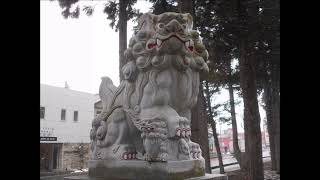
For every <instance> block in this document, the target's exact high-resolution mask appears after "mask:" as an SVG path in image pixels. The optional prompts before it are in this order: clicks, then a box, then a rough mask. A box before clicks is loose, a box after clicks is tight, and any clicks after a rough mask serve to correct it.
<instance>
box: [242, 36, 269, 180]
mask: <svg viewBox="0 0 320 180" xmlns="http://www.w3.org/2000/svg"><path fill="white" fill-rule="evenodd" d="M249 52H250V51H248V49H247V42H246V40H245V39H241V40H240V59H239V65H240V86H241V89H242V94H243V102H244V130H245V132H244V133H245V151H246V156H247V157H248V171H247V173H248V180H263V179H264V173H263V161H262V143H261V130H260V114H259V107H258V100H257V87H256V71H255V67H256V66H255V64H254V63H255V59H254V56H253V55H252V54H249Z"/></svg>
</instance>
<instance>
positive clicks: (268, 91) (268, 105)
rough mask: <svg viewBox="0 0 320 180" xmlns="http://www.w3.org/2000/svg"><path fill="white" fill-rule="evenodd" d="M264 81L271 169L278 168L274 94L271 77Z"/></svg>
mask: <svg viewBox="0 0 320 180" xmlns="http://www.w3.org/2000/svg"><path fill="white" fill-rule="evenodd" d="M266 81H267V82H265V83H264V88H263V89H264V95H263V96H264V97H263V98H264V103H265V111H266V117H267V129H268V134H269V144H270V156H271V169H272V170H276V169H277V168H276V155H275V144H274V132H273V130H274V127H273V118H272V114H273V113H272V96H271V85H270V84H269V82H268V81H269V79H267V80H266Z"/></svg>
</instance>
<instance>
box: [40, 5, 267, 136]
mask: <svg viewBox="0 0 320 180" xmlns="http://www.w3.org/2000/svg"><path fill="white" fill-rule="evenodd" d="M106 2H107V1H82V2H81V1H80V3H85V4H89V3H90V4H91V5H94V6H95V11H94V14H93V15H92V16H90V17H88V16H86V15H85V13H80V17H79V18H78V19H72V18H69V19H64V18H63V16H62V15H61V8H60V7H59V5H58V2H57V1H53V2H50V1H48V0H45V1H41V2H40V5H41V6H40V13H41V16H40V28H41V29H40V48H41V49H40V53H41V54H40V68H41V69H40V83H42V84H48V85H53V86H57V87H64V84H65V81H67V82H68V85H69V86H70V89H73V90H77V91H83V92H89V93H93V94H96V93H98V89H99V85H100V82H101V79H100V78H101V77H102V76H108V77H110V78H111V79H112V80H113V83H114V84H115V85H116V86H118V85H119V71H118V69H119V67H118V66H119V64H118V59H119V54H118V51H119V48H118V47H119V44H118V40H119V39H118V38H119V37H118V33H117V32H115V31H114V29H111V27H110V26H109V23H110V21H108V20H107V19H106V17H107V16H106V14H104V13H103V12H102V10H103V4H104V3H106ZM135 7H136V8H138V9H140V11H141V12H143V13H145V12H148V11H149V8H150V7H151V4H150V3H149V2H147V1H145V0H138V2H137V4H136V5H135ZM133 25H134V23H133V22H129V23H128V41H129V39H130V37H131V36H132V34H133V31H132V27H133ZM235 96H236V94H235ZM236 97H237V96H236ZM228 98H229V95H228V92H227V91H226V90H223V91H222V93H221V94H220V95H219V96H217V97H216V98H215V100H214V102H215V103H220V102H225V101H227V100H228ZM236 111H237V118H238V128H239V131H240V132H243V129H242V127H241V125H240V124H241V123H242V118H243V115H242V114H243V105H242V103H241V105H240V106H237V107H236ZM260 114H261V119H263V118H264V117H265V112H264V110H263V109H262V108H261V107H260ZM226 127H227V126H225V125H223V126H222V129H225V128H226ZM261 127H262V126H261ZM219 128H220V127H218V130H219Z"/></svg>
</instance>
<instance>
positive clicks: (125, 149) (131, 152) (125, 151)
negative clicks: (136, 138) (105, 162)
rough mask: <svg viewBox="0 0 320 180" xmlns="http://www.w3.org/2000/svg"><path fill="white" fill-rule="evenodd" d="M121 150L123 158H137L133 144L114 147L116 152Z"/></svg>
mask: <svg viewBox="0 0 320 180" xmlns="http://www.w3.org/2000/svg"><path fill="white" fill-rule="evenodd" d="M117 151H120V154H121V159H122V160H133V159H136V158H137V152H136V150H135V148H134V147H133V146H132V145H121V147H120V148H115V149H113V152H114V153H117Z"/></svg>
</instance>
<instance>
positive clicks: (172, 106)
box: [90, 12, 209, 162]
mask: <svg viewBox="0 0 320 180" xmlns="http://www.w3.org/2000/svg"><path fill="white" fill-rule="evenodd" d="M192 22H193V21H192V16H191V15H190V14H188V13H187V14H179V13H171V12H168V13H163V14H161V15H153V14H150V13H147V14H144V15H142V16H141V18H140V20H139V22H138V26H137V29H136V30H137V31H136V33H135V34H134V36H133V37H132V38H131V39H130V43H129V48H128V49H127V50H126V51H125V58H126V64H125V65H124V67H123V68H122V73H123V75H124V80H122V81H121V83H120V85H119V87H115V86H114V85H113V84H112V81H111V80H110V79H109V78H108V77H103V78H102V83H101V85H100V92H99V94H100V98H101V100H102V103H103V111H102V113H101V114H100V115H99V116H97V117H96V118H95V119H94V120H93V122H92V129H91V132H90V138H91V142H92V144H91V150H92V159H93V160H99V159H101V160H108V159H112V160H132V159H141V160H146V161H160V162H161V161H164V162H165V161H179V160H193V159H202V158H203V157H202V156H201V149H200V147H199V145H198V144H197V143H194V142H192V141H191V140H190V136H191V129H190V121H191V108H192V107H193V106H194V105H195V104H196V102H197V95H198V91H199V82H200V80H199V73H200V72H201V71H203V72H206V71H208V70H209V69H208V66H207V64H206V63H205V61H206V60H207V58H208V52H207V51H206V49H205V47H204V45H203V44H202V42H201V39H200V37H199V34H198V32H197V31H195V30H192Z"/></svg>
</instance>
